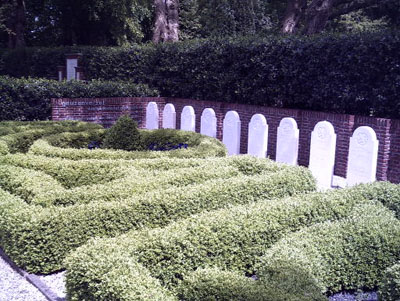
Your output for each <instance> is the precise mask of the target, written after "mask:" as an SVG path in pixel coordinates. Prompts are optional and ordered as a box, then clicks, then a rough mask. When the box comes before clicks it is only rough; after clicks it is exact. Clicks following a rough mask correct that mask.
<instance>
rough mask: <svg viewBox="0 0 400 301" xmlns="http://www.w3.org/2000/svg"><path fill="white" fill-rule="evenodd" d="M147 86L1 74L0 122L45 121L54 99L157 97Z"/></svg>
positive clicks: (48, 116)
mask: <svg viewBox="0 0 400 301" xmlns="http://www.w3.org/2000/svg"><path fill="white" fill-rule="evenodd" d="M157 95H158V92H157V91H155V90H154V89H150V88H148V87H147V86H146V85H136V84H133V83H127V82H116V81H114V82H112V81H97V80H93V81H90V82H88V83H84V82H78V81H70V82H58V81H54V80H45V79H24V78H22V79H15V78H11V77H7V76H0V121H2V120H46V119H49V118H50V117H51V98H61V97H64V98H76V97H139V96H157Z"/></svg>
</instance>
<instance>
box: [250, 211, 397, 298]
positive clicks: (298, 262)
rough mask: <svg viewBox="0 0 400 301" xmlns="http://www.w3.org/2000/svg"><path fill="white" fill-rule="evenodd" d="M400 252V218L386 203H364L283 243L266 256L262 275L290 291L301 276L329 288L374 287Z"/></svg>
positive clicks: (334, 289)
mask: <svg viewBox="0 0 400 301" xmlns="http://www.w3.org/2000/svg"><path fill="white" fill-rule="evenodd" d="M399 250H400V220H398V219H397V218H396V217H395V216H394V214H393V212H392V211H390V210H389V209H387V208H385V207H384V206H383V205H382V204H379V203H378V204H363V205H362V206H356V207H355V208H354V211H353V213H352V214H351V216H349V217H348V218H345V219H343V220H339V221H327V222H325V223H321V224H317V225H314V226H311V227H309V228H305V229H303V230H301V231H299V232H297V233H294V234H291V235H288V236H286V237H285V238H283V239H282V240H281V241H279V242H277V243H276V244H275V245H273V246H272V247H271V248H270V249H269V250H268V251H267V252H266V254H265V255H264V256H263V258H262V259H261V260H260V263H259V265H258V267H259V271H258V273H257V276H259V278H260V280H261V281H264V282H268V283H270V282H273V283H279V284H280V285H281V288H282V289H285V288H287V289H290V287H292V286H293V285H295V284H296V282H297V281H298V277H300V275H301V277H307V278H309V279H312V280H313V281H315V283H316V284H317V285H318V286H319V287H320V288H321V291H323V292H329V293H335V292H339V291H342V290H357V289H365V288H367V289H374V288H376V287H377V286H378V285H379V283H380V280H381V279H382V276H383V273H384V271H385V269H386V268H387V267H389V266H391V265H393V264H394V263H395V262H396V261H397V260H399V259H400V252H399ZM298 273H299V274H298Z"/></svg>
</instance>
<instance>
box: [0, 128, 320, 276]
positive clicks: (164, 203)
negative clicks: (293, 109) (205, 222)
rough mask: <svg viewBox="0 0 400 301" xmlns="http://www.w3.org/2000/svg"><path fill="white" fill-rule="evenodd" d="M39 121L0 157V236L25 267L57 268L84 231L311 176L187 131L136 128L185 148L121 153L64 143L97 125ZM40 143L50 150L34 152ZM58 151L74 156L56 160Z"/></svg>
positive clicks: (261, 192)
mask: <svg viewBox="0 0 400 301" xmlns="http://www.w3.org/2000/svg"><path fill="white" fill-rule="evenodd" d="M26 130H27V131H28V130H31V129H30V128H29V127H28V128H26ZM41 130H44V131H46V133H47V134H49V135H45V134H43V135H42V136H41V137H40V138H41V139H39V140H36V141H35V142H34V143H33V145H32V146H31V147H30V149H29V151H28V153H26V154H24V153H14V154H12V153H7V154H4V155H2V156H0V163H1V168H0V188H1V189H3V190H5V191H8V192H10V193H12V194H13V195H14V196H13V200H12V201H9V196H8V195H4V196H2V195H0V219H1V231H2V235H1V241H0V244H1V246H2V248H3V249H4V250H5V251H6V252H7V253H8V254H9V255H10V257H11V258H12V259H13V260H14V261H15V262H16V263H17V264H19V265H20V266H22V267H23V268H26V269H27V270H29V271H32V272H41V273H49V272H53V271H57V270H59V269H62V268H63V264H62V261H63V259H64V257H65V256H66V255H67V254H68V252H69V251H71V250H73V249H75V248H76V247H78V246H80V245H82V244H84V243H85V242H86V241H87V240H88V239H90V238H92V237H96V236H100V237H113V236H116V235H120V234H122V233H125V232H127V231H129V230H135V229H141V228H144V227H150V228H154V227H160V226H166V225H167V224H169V223H170V222H173V221H176V220H179V219H181V218H186V217H188V216H190V215H191V214H195V213H199V212H202V211H205V210H214V209H218V208H222V207H225V206H229V205H232V204H249V203H251V202H255V201H257V200H258V199H260V198H263V199H265V200H269V199H274V198H280V197H283V196H289V195H294V194H298V193H302V192H309V191H313V190H315V181H314V179H313V178H312V176H311V174H310V172H309V171H308V170H306V169H304V168H302V167H289V166H286V165H282V164H276V163H274V162H272V161H270V160H267V159H256V158H252V157H249V156H238V157H224V155H225V153H226V150H225V147H224V146H223V145H222V144H221V143H220V142H219V141H217V140H216V139H212V138H210V137H205V136H202V135H199V134H196V133H189V132H184V133H182V132H179V131H170V130H168V131H163V130H161V131H144V132H143V133H142V135H143V136H142V138H143V141H145V144H146V143H152V141H154V139H156V138H157V139H158V140H159V141H160V143H166V142H167V140H168V139H169V137H172V138H174V137H173V135H176V136H175V138H174V139H175V140H173V142H176V141H184V142H187V143H188V145H189V148H188V149H181V150H176V151H166V152H150V151H135V152H126V151H125V152H123V151H112V150H103V149H101V150H87V149H84V148H81V149H78V148H72V147H82V146H84V145H85V144H86V143H88V142H89V141H90V140H91V139H93V137H100V136H102V135H103V134H104V131H103V130H102V129H99V128H96V126H94V127H93V128H90V127H88V129H87V130H85V131H77V130H75V129H74V128H73V127H72V128H67V129H66V130H65V132H61V131H60V133H59V134H57V135H54V131H52V130H50V129H49V128H47V127H46V126H44V129H41ZM9 132H10V131H7V134H8V133H9ZM14 132H17V131H14ZM22 133H24V131H21V134H22ZM16 134H18V132H17V133H14V134H8V135H16ZM182 139H183V140H182ZM41 144H42V145H45V146H46V147H47V148H48V149H50V151H51V156H49V157H48V156H43V155H38V154H37V153H36V152H35V149H38V145H41ZM51 144H53V145H51ZM203 144H204V145H203ZM207 145H210V147H209V148H208V147H207ZM39 149H40V147H39ZM21 150H22V149H21ZM58 152H60V153H61V154H64V153H69V154H73V156H72V157H71V159H65V158H64V157H68V156H61V157H58ZM155 153H156V155H154V154H155ZM88 154H89V155H88ZM138 154H139V155H138ZM108 155H109V156H108ZM196 155H198V156H199V157H198V158H196ZM86 156H87V157H89V159H81V158H85V157H86ZM91 156H92V158H90V157H91ZM220 156H223V157H220ZM142 157H143V158H142ZM181 157H182V158H181ZM185 157H191V158H185ZM193 157H194V158H193ZM204 157H206V159H203V158H204ZM133 158H134V159H133ZM139 158H140V159H139ZM16 197H17V198H16ZM18 197H19V198H18ZM15 198H16V199H15Z"/></svg>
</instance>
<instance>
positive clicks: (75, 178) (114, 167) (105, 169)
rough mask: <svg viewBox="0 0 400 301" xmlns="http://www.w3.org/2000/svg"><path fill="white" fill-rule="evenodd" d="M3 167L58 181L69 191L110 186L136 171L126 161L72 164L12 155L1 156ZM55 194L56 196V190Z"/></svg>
mask: <svg viewBox="0 0 400 301" xmlns="http://www.w3.org/2000/svg"><path fill="white" fill-rule="evenodd" d="M0 163H1V164H8V165H13V166H18V167H22V168H25V169H27V173H29V172H31V171H32V172H33V170H36V171H40V172H44V173H46V174H47V175H50V176H51V177H53V178H54V179H56V180H57V181H58V182H59V183H60V184H61V185H63V186H64V187H65V188H66V189H67V188H74V187H80V186H84V185H90V186H92V185H95V184H102V183H104V184H105V183H109V182H110V181H114V180H118V179H121V178H124V177H126V176H127V174H128V173H130V174H132V171H131V169H135V166H133V167H129V166H126V165H128V164H127V163H126V161H123V162H121V161H112V160H102V161H99V160H81V161H71V160H66V159H55V158H48V157H43V156H32V155H25V154H8V155H5V156H1V157H0ZM40 182H41V180H40V177H39V178H38V185H40ZM114 184H115V183H114ZM98 188H99V187H98ZM66 189H63V193H67V192H68V191H70V190H66ZM52 193H56V190H54V191H53V192H52ZM98 193H100V192H98Z"/></svg>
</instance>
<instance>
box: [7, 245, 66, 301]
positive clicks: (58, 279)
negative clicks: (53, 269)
mask: <svg viewBox="0 0 400 301" xmlns="http://www.w3.org/2000/svg"><path fill="white" fill-rule="evenodd" d="M64 277H65V272H61V273H57V274H52V275H46V276H37V275H34V274H29V273H27V272H25V271H23V270H21V269H19V268H18V267H17V266H16V265H15V264H14V263H13V262H11V260H10V259H9V258H8V257H7V255H6V254H5V253H4V252H3V250H2V249H1V248H0V301H11V300H21V301H22V300H23V301H28V300H29V301H46V300H50V301H64V300H65V297H66V295H65V284H64ZM32 283H33V284H34V285H33V284H32Z"/></svg>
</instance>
